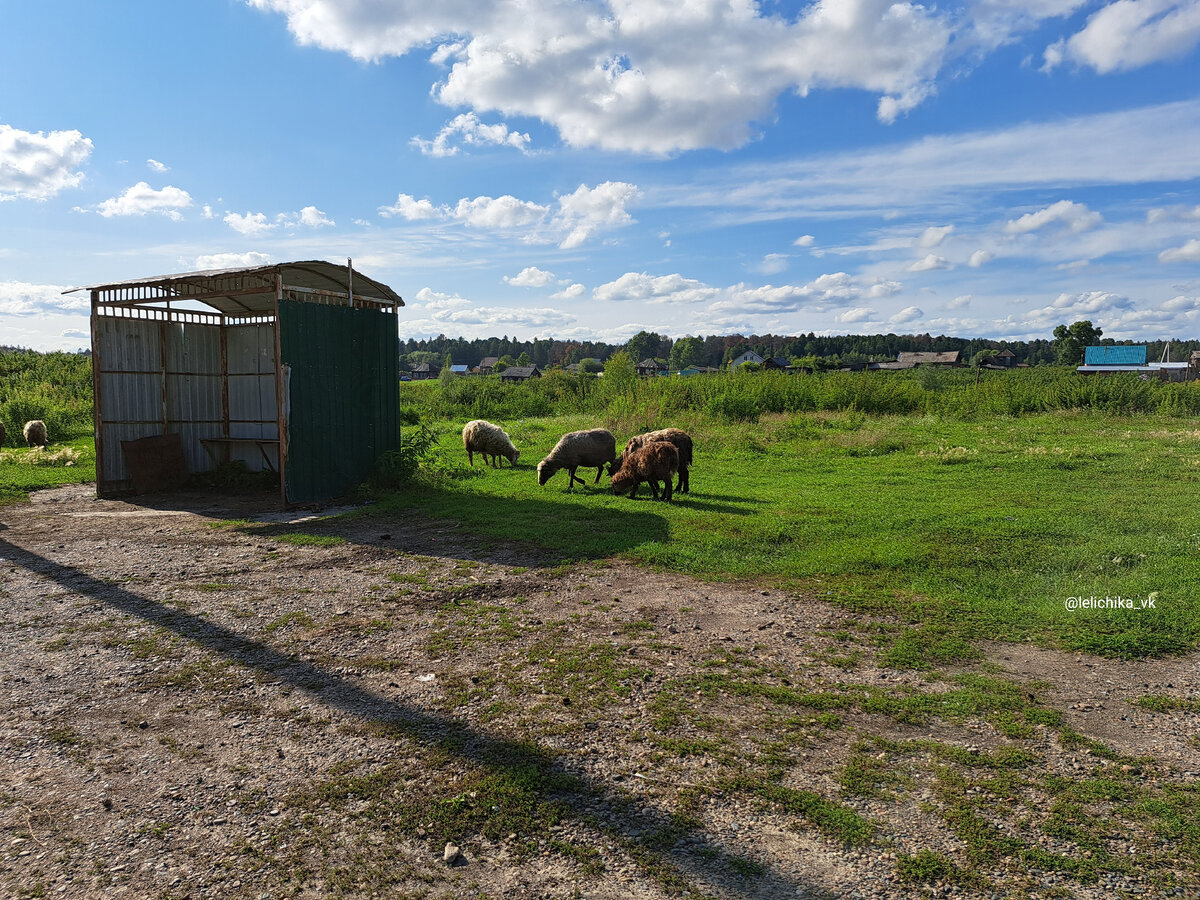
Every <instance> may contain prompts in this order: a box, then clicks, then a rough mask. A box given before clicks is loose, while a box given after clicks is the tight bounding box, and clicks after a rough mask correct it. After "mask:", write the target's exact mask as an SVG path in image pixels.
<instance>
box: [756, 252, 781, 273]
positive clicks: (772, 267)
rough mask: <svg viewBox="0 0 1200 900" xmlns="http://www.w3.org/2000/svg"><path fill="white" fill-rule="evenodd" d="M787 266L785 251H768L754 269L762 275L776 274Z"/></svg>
mask: <svg viewBox="0 0 1200 900" xmlns="http://www.w3.org/2000/svg"><path fill="white" fill-rule="evenodd" d="M787 267H788V255H787V254H786V253H768V254H767V255H766V256H764V257H763V258H762V262H760V263H759V264H758V265H757V266H755V267H754V269H755V271H757V272H761V273H762V274H763V275H778V274H779V273H780V272H782V271H784V270H785V269H787Z"/></svg>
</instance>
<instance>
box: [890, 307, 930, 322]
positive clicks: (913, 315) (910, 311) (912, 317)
mask: <svg viewBox="0 0 1200 900" xmlns="http://www.w3.org/2000/svg"><path fill="white" fill-rule="evenodd" d="M924 316H925V311H924V310H923V309H921V308H920V307H918V306H906V307H904V309H902V310H900V312H898V313H896V314H895V315H894V316H892V317H891V318H890V319H888V324H889V325H907V324H910V323H912V322H915V321H916V320H917V319H920V318H923V317H924Z"/></svg>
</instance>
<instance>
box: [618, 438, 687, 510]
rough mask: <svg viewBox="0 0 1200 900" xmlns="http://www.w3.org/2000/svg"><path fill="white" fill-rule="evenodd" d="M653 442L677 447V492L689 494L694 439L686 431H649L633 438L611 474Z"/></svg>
mask: <svg viewBox="0 0 1200 900" xmlns="http://www.w3.org/2000/svg"><path fill="white" fill-rule="evenodd" d="M651 441H668V442H670V443H672V444H674V445H675V449H676V450H678V451H679V484H677V485H676V486H675V490H677V491H679V493H681V494H687V493H689V492H690V488H691V482H690V480H689V478H688V467H689V466H691V464H692V438H691V435H689V434H688V433H687V432H686V431H681V430H680V429H678V428H662V429H660V430H658V431H647V432H646V433H645V434H639V435H636V436H634V437H631V438H630V439H629V443H628V444H626V445H625V450H624V452H622V453H621V455H620V456H618V457H617V460H616V462H614V463H613V464H612V469H611V472H610V474H615V473H616V472H617V471H619V470H620V468H621V463H622V461H623V460H624V459H625V457H626V456H628V455H629V454H630V453H632V452H633V451H634V450H637V449H639V448H641V447H644V446H645V445H646V444H648V443H650V442H651Z"/></svg>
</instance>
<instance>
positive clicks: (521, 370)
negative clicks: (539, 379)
mask: <svg viewBox="0 0 1200 900" xmlns="http://www.w3.org/2000/svg"><path fill="white" fill-rule="evenodd" d="M535 373H536V374H538V375H541V374H542V373H541V370H540V369H538V367H537V366H509V367H508V368H507V369H505V370H504V371H503V372H501V373H500V377H501V378H530V377H532V376H533V375H534V374H535Z"/></svg>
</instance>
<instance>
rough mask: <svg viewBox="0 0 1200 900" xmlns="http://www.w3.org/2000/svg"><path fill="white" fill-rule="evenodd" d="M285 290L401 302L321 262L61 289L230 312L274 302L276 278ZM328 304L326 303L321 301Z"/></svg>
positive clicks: (258, 311)
mask: <svg viewBox="0 0 1200 900" xmlns="http://www.w3.org/2000/svg"><path fill="white" fill-rule="evenodd" d="M277 279H278V280H279V281H280V282H282V284H283V287H284V290H285V291H289V292H291V293H292V294H293V295H297V296H298V297H299V298H300V299H303V298H304V297H305V296H306V295H307V296H309V297H311V298H313V299H317V298H321V297H331V296H332V297H337V296H341V297H343V298H345V297H348V296H349V295H350V293H351V290H352V289H353V294H354V299H355V301H356V302H357V301H367V302H368V303H371V304H372V305H384V306H387V307H391V306H392V305H393V304H394V305H396V306H403V305H404V300H403V299H401V297H400V295H399V294H397V293H396V292H395V291H394V290H392V289H391V288H390V287H388V286H387V285H386V284H383V283H382V282H379V281H376V280H374V279H373V278H369V277H367V276H366V275H363V274H362V273H361V272H359V271H357V270H355V269H351V268H350V267H349V266H343V265H338V264H336V263H331V262H326V261H325V260H319V259H317V260H304V261H300V262H286V263H274V264H271V265H266V266H245V267H239V268H233V269H206V270H204V271H199V272H182V273H179V274H176V275H154V276H150V277H148V278H133V279H130V280H128V281H114V282H108V283H107V284H91V285H87V286H86V287H82V288H72V290H70V291H64V293H67V294H69V293H73V292H74V291H79V290H86V291H96V292H98V293H99V295H100V301H101V302H105V303H114V304H116V303H119V304H121V305H138V306H141V305H157V304H160V303H164V302H167V301H179V300H192V301H196V302H199V303H203V304H204V305H206V306H209V307H212V308H213V309H215V310H217V311H219V312H221V313H224V314H225V315H230V316H245V315H262V314H264V313H268V312H271V311H272V310H273V309H274V303H275V288H276V280H277ZM326 302H328V301H326Z"/></svg>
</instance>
